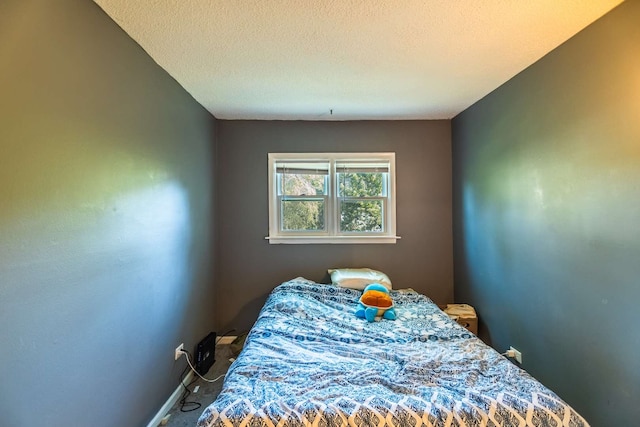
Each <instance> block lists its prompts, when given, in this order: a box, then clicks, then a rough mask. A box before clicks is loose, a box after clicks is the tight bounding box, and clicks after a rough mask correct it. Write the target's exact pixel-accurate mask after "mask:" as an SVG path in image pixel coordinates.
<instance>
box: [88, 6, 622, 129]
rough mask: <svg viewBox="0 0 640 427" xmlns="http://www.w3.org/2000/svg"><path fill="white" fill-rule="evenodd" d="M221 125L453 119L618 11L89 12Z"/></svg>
mask: <svg viewBox="0 0 640 427" xmlns="http://www.w3.org/2000/svg"><path fill="white" fill-rule="evenodd" d="M95 2H96V3H97V4H98V5H99V6H100V7H102V9H104V10H105V12H106V13H107V14H108V15H109V16H110V17H111V18H112V19H113V20H114V21H115V22H117V23H118V24H119V25H120V26H121V27H122V28H123V29H124V30H125V31H126V32H127V33H128V34H129V35H130V36H131V37H132V38H133V39H134V40H135V41H136V42H138V43H139V44H140V46H142V48H143V49H145V50H146V51H147V52H148V53H149V55H150V56H151V57H152V58H153V59H154V60H155V61H156V62H157V63H158V64H159V65H160V66H161V67H162V68H164V69H165V70H166V71H167V72H168V73H169V74H170V75H171V76H173V78H175V79H176V80H177V81H178V83H180V84H181V85H182V86H183V87H184V88H185V89H186V90H187V91H188V92H189V93H190V94H191V95H192V96H193V97H194V98H195V99H196V100H197V101H198V102H200V103H201V104H202V105H203V106H204V107H205V108H207V109H208V110H209V111H210V112H211V113H212V114H213V115H215V116H216V117H218V118H222V119H305V120H354V119H442V118H451V117H453V116H455V115H456V114H458V113H459V112H461V111H463V110H464V109H465V108H467V107H469V106H470V105H471V104H473V103H474V102H476V101H477V100H479V99H480V98H482V97H483V96H485V95H486V94H488V93H489V92H491V91H492V90H494V89H495V88H497V87H498V86H500V85H501V84H502V83H504V82H505V81H507V80H509V79H510V78H511V77H513V76H514V75H515V74H517V73H518V72H520V71H522V70H523V69H525V68H526V67H527V66H529V65H531V64H532V63H534V62H535V61H537V60H538V59H539V58H541V57H542V56H544V55H545V54H546V53H547V52H549V51H551V50H552V49H554V48H555V47H556V46H558V45H560V44H561V43H562V42H564V41H565V40H567V39H568V38H570V37H571V36H573V35H574V34H575V33H577V32H578V31H580V30H581V29H582V28H584V27H586V26H587V25H589V24H590V23H591V22H593V21H595V20H596V19H598V18H599V17H600V16H602V15H603V14H605V13H606V12H608V11H609V10H611V9H612V8H613V7H615V6H616V5H617V4H619V3H621V1H620V0H145V1H132V0H95Z"/></svg>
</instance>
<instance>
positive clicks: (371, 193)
mask: <svg viewBox="0 0 640 427" xmlns="http://www.w3.org/2000/svg"><path fill="white" fill-rule="evenodd" d="M384 175H386V174H383V173H380V172H375V173H371V172H357V173H356V172H348V173H338V194H339V196H340V197H378V196H383V189H384V185H383V182H384V181H383V180H384Z"/></svg>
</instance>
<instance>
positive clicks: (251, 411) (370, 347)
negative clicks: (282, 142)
mask: <svg viewBox="0 0 640 427" xmlns="http://www.w3.org/2000/svg"><path fill="white" fill-rule="evenodd" d="M361 295H362V292H361V291H358V290H353V289H345V288H341V287H338V286H335V285H326V284H318V283H314V282H312V281H308V280H305V279H302V278H297V279H294V280H291V281H289V282H285V283H283V284H281V285H279V286H277V287H276V288H275V289H274V290H273V291H272V292H271V294H270V295H269V297H268V299H267V301H266V303H265V305H264V307H263V308H262V310H261V312H260V314H259V316H258V319H257V321H256V323H255V325H254V326H253V328H252V330H251V332H250V333H249V335H248V337H247V340H246V343H245V347H244V349H243V351H242V353H241V354H240V356H239V357H238V359H237V360H236V361H235V362H234V363H233V364H232V366H231V367H230V369H229V371H228V373H227V375H226V377H225V381H224V384H223V388H222V391H221V393H220V394H219V396H218V398H217V399H216V401H215V402H213V403H212V404H211V405H210V406H208V407H207V408H206V409H205V410H204V412H203V413H202V415H201V417H200V419H199V421H198V427H214V426H274V427H275V426H283V427H284V426H326V427H332V426H509V427H512V426H575V427H578V426H588V424H587V422H586V421H585V420H584V419H583V418H582V417H581V416H580V415H579V414H578V413H577V412H576V411H574V410H573V409H572V408H571V407H570V406H569V405H568V404H567V403H565V402H564V401H563V400H562V399H560V398H559V397H558V396H557V395H556V394H555V393H553V392H552V391H551V390H549V389H548V388H546V387H545V386H543V385H542V384H541V383H540V382H538V381H537V380H535V379H534V378H533V377H532V376H530V375H529V374H528V373H527V372H526V371H524V370H522V369H520V368H519V367H517V366H515V365H514V364H513V363H511V362H510V361H508V360H507V359H506V358H504V357H503V356H501V355H500V354H499V353H497V352H496V351H495V350H493V349H492V348H491V347H489V346H487V345H485V344H484V343H483V342H482V341H481V340H480V339H478V338H477V337H475V336H474V335H473V334H471V333H470V332H468V331H467V330H466V329H464V328H463V327H461V326H460V325H458V324H457V323H455V322H453V321H452V320H451V319H449V317H448V316H447V315H446V314H444V313H443V312H442V311H441V310H440V309H439V308H438V307H437V306H436V305H435V304H434V303H433V302H432V301H431V300H430V299H429V298H428V297H426V296H424V295H421V294H419V293H417V292H414V291H412V290H399V291H396V290H394V291H391V296H392V298H393V301H394V304H395V308H396V314H397V319H396V320H394V321H392V320H384V319H383V320H380V321H376V322H372V323H370V322H367V321H366V320H364V319H360V318H357V317H356V316H355V315H354V312H355V308H356V305H357V302H358V299H359V298H360V296H361Z"/></svg>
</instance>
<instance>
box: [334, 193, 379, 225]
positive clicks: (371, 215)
mask: <svg viewBox="0 0 640 427" xmlns="http://www.w3.org/2000/svg"><path fill="white" fill-rule="evenodd" d="M340 231H342V232H382V231H384V230H383V229H382V200H365V201H351V200H349V201H343V202H342V203H340Z"/></svg>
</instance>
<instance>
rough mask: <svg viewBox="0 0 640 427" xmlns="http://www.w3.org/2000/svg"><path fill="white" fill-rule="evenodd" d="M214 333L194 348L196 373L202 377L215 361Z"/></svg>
mask: <svg viewBox="0 0 640 427" xmlns="http://www.w3.org/2000/svg"><path fill="white" fill-rule="evenodd" d="M215 356H216V333H215V332H211V333H210V334H209V335H207V336H206V337H205V338H204V339H203V340H202V341H200V342H199V343H198V345H197V346H196V371H197V372H198V373H199V374H200V375H204V374H206V373H207V372H208V371H209V368H211V366H213V363H214V362H215V361H216V358H215Z"/></svg>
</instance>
